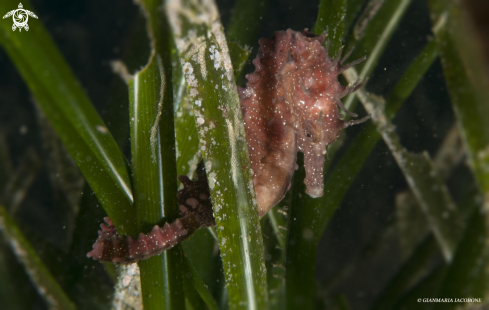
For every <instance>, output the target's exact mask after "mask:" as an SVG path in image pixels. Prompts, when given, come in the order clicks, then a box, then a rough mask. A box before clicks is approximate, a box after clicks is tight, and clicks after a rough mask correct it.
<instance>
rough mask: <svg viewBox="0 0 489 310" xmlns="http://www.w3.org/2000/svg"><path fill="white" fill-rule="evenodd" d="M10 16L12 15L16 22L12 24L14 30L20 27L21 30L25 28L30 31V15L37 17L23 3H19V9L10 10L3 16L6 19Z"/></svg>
mask: <svg viewBox="0 0 489 310" xmlns="http://www.w3.org/2000/svg"><path fill="white" fill-rule="evenodd" d="M10 16H12V20H13V21H14V24H13V25H12V31H15V29H17V28H19V32H20V31H22V28H24V29H25V31H29V25H28V24H27V21H28V20H29V16H32V17H34V18H37V15H36V14H34V13H33V12H31V11H28V10H24V7H23V6H22V3H19V6H18V9H17V10H12V11H10V12H8V13H7V14H5V15H4V16H3V18H4V19H5V18H7V17H10Z"/></svg>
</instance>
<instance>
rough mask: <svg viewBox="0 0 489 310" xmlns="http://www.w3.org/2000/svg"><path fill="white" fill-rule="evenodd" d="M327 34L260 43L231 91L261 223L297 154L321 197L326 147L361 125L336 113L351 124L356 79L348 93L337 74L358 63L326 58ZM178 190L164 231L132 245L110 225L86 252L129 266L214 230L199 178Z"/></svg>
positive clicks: (278, 36) (285, 35)
mask: <svg viewBox="0 0 489 310" xmlns="http://www.w3.org/2000/svg"><path fill="white" fill-rule="evenodd" d="M325 36H326V34H325V33H324V34H321V35H318V36H317V35H314V34H312V33H310V32H309V31H308V30H307V29H305V30H304V31H302V32H298V31H293V30H290V29H288V30H286V31H277V32H275V33H274V36H273V38H272V39H261V40H260V41H259V44H260V48H259V50H258V55H257V56H256V58H255V59H254V60H253V64H254V65H255V71H254V72H253V73H251V74H248V75H247V76H246V78H247V80H248V82H247V83H246V88H240V87H238V93H239V98H240V103H241V109H242V114H243V120H244V124H245V131H246V139H247V142H248V153H249V155H250V162H251V168H252V170H253V183H254V188H255V192H256V200H257V206H258V213H259V215H260V217H263V216H264V215H265V214H266V213H267V212H268V211H269V210H270V209H271V208H272V207H273V206H275V205H276V204H277V203H278V202H279V201H280V200H281V199H282V198H283V197H284V195H285V193H286V192H287V190H288V189H289V188H290V186H291V179H292V175H293V173H294V171H295V170H296V169H297V164H296V160H297V152H302V153H304V168H305V171H306V177H305V180H304V183H305V184H306V193H307V194H308V195H309V196H311V197H313V198H317V197H321V196H322V195H323V186H324V185H323V179H324V178H323V166H324V160H325V154H326V146H328V145H329V144H331V143H333V142H334V141H335V140H336V139H337V138H338V136H339V134H340V132H341V130H342V129H344V128H346V127H348V126H351V125H354V124H358V123H361V122H364V121H366V120H367V119H368V116H366V117H364V118H362V119H356V120H350V121H345V120H343V119H342V117H341V114H340V112H339V111H340V110H342V111H343V112H344V113H346V114H348V115H350V116H352V117H357V115H356V114H354V113H352V112H350V111H348V110H347V109H346V108H345V107H344V106H343V104H342V102H341V100H340V99H341V98H342V97H345V96H347V95H348V94H350V93H352V92H354V91H356V90H358V89H359V88H361V87H362V86H363V85H364V83H365V81H361V80H358V81H357V82H355V83H354V84H352V85H349V86H347V87H345V86H342V85H341V84H340V83H339V82H338V75H339V74H340V73H341V72H343V71H344V70H346V69H348V68H350V67H351V66H353V65H356V64H358V63H359V62H361V61H363V60H365V57H363V58H361V59H358V60H356V61H353V62H352V63H350V64H348V65H344V62H345V61H346V59H347V58H348V56H350V54H351V51H350V52H348V53H347V54H346V55H345V56H344V57H343V58H341V54H342V50H340V52H339V53H338V56H337V57H335V58H331V57H329V55H328V45H329V44H328V42H326V48H325V47H323V43H324V41H325ZM179 180H180V181H181V182H182V183H183V185H184V188H183V189H182V190H180V191H179V192H178V200H179V214H180V217H179V218H178V219H176V220H175V221H174V222H172V223H171V224H168V223H167V224H165V225H164V226H163V227H159V226H158V225H155V226H154V227H153V229H152V230H151V232H150V233H149V234H146V235H145V234H143V233H141V234H140V235H139V237H138V238H137V239H134V240H133V239H132V238H130V237H127V238H125V237H123V236H121V235H119V234H118V233H117V230H116V229H115V227H114V226H113V224H112V222H111V221H110V219H109V218H105V222H106V224H107V225H108V226H107V225H106V224H101V228H102V230H101V231H99V237H98V239H97V240H96V242H95V243H94V245H93V250H92V251H90V252H88V254H87V256H88V257H93V258H94V259H98V260H100V261H101V262H103V261H112V262H113V263H121V264H128V263H132V262H136V261H138V260H142V259H146V258H149V257H151V256H153V255H157V254H159V253H161V252H163V251H164V250H166V249H169V248H171V247H173V246H174V245H176V244H178V243H180V242H182V241H183V240H184V239H185V238H187V237H188V236H190V235H191V234H192V233H193V232H194V231H195V230H196V229H198V228H202V227H210V226H213V225H215V222H214V218H213V213H212V203H211V197H210V192H209V187H208V185H207V181H206V177H205V175H204V173H201V174H200V175H199V179H198V180H197V181H196V182H193V181H191V180H190V179H188V178H187V177H186V176H179Z"/></svg>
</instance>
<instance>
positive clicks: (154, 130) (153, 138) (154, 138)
mask: <svg viewBox="0 0 489 310" xmlns="http://www.w3.org/2000/svg"><path fill="white" fill-rule="evenodd" d="M156 61H157V62H158V70H160V79H161V84H160V98H159V100H158V108H157V111H156V118H155V122H154V124H153V127H151V135H150V143H151V159H152V160H153V163H156V159H157V157H158V156H157V153H156V152H157V149H158V127H159V123H160V119H161V113H162V112H163V97H164V94H165V79H166V77H165V72H164V71H163V63H162V61H161V58H160V56H159V55H158V56H157V57H156Z"/></svg>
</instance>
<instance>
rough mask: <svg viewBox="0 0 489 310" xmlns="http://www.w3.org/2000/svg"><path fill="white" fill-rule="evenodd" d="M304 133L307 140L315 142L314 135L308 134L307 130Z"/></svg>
mask: <svg viewBox="0 0 489 310" xmlns="http://www.w3.org/2000/svg"><path fill="white" fill-rule="evenodd" d="M304 133H305V134H306V138H307V140H309V141H314V139H313V137H312V134H310V133H309V132H307V130H304Z"/></svg>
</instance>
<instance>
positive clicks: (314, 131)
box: [302, 121, 321, 143]
mask: <svg viewBox="0 0 489 310" xmlns="http://www.w3.org/2000/svg"><path fill="white" fill-rule="evenodd" d="M302 128H303V129H304V137H305V138H306V139H307V140H308V141H311V142H314V143H317V142H319V141H320V140H321V139H320V135H321V134H320V132H319V128H317V126H316V125H315V124H313V123H312V122H310V121H306V122H304V123H302Z"/></svg>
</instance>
